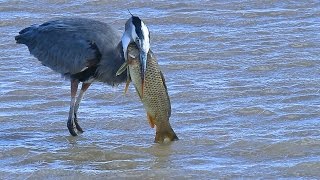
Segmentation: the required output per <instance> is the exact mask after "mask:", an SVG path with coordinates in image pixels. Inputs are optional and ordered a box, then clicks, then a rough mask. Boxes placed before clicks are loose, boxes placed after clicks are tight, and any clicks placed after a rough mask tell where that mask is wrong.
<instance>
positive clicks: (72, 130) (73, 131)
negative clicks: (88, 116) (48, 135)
mask: <svg viewBox="0 0 320 180" xmlns="http://www.w3.org/2000/svg"><path fill="white" fill-rule="evenodd" d="M67 127H68V129H69V132H70V134H71V135H72V136H78V133H77V127H76V123H75V122H74V121H73V120H71V119H68V123H67Z"/></svg>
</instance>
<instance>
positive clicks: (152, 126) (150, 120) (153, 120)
mask: <svg viewBox="0 0 320 180" xmlns="http://www.w3.org/2000/svg"><path fill="white" fill-rule="evenodd" d="M147 117H148V120H149V124H150V126H151V128H154V126H155V121H156V119H155V118H154V117H152V116H151V114H149V113H148V112H147Z"/></svg>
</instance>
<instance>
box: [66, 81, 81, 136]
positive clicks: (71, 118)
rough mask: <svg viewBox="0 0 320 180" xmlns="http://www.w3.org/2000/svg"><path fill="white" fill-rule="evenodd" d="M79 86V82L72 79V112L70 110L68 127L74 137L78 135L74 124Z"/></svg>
mask: <svg viewBox="0 0 320 180" xmlns="http://www.w3.org/2000/svg"><path fill="white" fill-rule="evenodd" d="M78 85H79V80H77V79H71V102H70V110H69V118H68V123H67V127H68V129H69V132H70V134H71V135H72V136H77V135H78V134H77V133H76V131H75V129H76V125H75V122H74V110H75V101H76V95H77V91H78Z"/></svg>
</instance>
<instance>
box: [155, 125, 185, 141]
mask: <svg viewBox="0 0 320 180" xmlns="http://www.w3.org/2000/svg"><path fill="white" fill-rule="evenodd" d="M177 140H179V138H178V136H177V135H176V133H175V132H174V131H173V129H172V128H171V126H170V125H169V126H166V127H162V128H161V127H158V126H157V130H156V137H155V139H154V142H155V143H168V142H171V141H177Z"/></svg>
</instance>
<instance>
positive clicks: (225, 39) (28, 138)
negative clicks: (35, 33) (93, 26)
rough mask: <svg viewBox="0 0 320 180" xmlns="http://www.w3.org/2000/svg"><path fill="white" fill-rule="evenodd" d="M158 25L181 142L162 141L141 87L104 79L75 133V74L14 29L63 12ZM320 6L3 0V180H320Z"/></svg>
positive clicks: (120, 25) (248, 0) (158, 46)
mask: <svg viewBox="0 0 320 180" xmlns="http://www.w3.org/2000/svg"><path fill="white" fill-rule="evenodd" d="M127 9H130V11H131V12H132V13H133V14H135V15H138V16H140V17H141V18H142V19H143V20H144V21H145V22H146V24H147V25H148V26H149V29H150V31H151V47H152V50H153V51H154V52H155V55H156V56H157V58H158V61H159V64H160V65H161V69H162V70H163V72H164V75H165V78H166V81H167V86H168V90H169V95H170V97H171V102H172V117H171V119H170V121H171V123H172V126H173V128H174V129H175V131H176V133H177V134H178V136H179V138H180V140H179V141H177V142H174V143H172V144H169V145H159V144H155V143H153V140H154V135H155V132H154V129H151V128H150V127H149V125H148V123H147V120H146V114H145V111H144V109H143V106H142V104H141V102H140V101H139V99H138V96H137V94H136V92H135V90H134V87H133V86H132V85H131V86H130V89H129V93H128V94H127V95H123V91H124V84H121V85H119V86H118V87H110V86H107V85H105V84H102V83H95V84H94V85H93V86H92V87H90V89H89V90H88V92H87V94H86V96H85V98H84V101H83V102H82V105H81V107H80V110H79V118H80V119H79V120H80V123H81V125H82V127H83V128H84V130H85V133H84V134H82V135H80V136H79V137H71V136H70V135H69V132H68V130H67V128H66V121H67V116H68V110H69V100H70V98H69V93H70V92H69V91H70V90H69V86H70V85H69V81H67V80H65V79H63V78H61V76H60V75H59V74H57V73H54V72H52V71H51V70H50V69H48V68H47V67H44V66H42V65H41V64H40V63H39V62H38V61H37V60H36V59H35V58H34V57H32V56H31V55H30V54H29V52H28V49H27V47H26V46H24V45H17V44H15V41H14V36H15V35H17V33H18V32H19V31H20V30H21V29H22V28H24V27H26V26H29V25H31V24H38V23H42V22H44V21H46V20H49V19H52V18H55V17H73V16H78V17H87V18H92V19H96V20H100V21H104V22H108V23H110V24H112V25H113V26H114V27H116V29H119V31H121V32H122V31H123V29H124V23H125V21H126V19H128V18H129V17H130V15H129V13H128V11H127ZM319 17H320V2H319V1H316V0H315V1H300V0H299V1H298V0H296V1H294V0H292V1H280V0H274V1H265V0H258V1H253V0H239V1H220V0H218V1H143V0H142V1H137V2H131V1H107V0H101V1H98V0H96V1H89V0H76V1H70V0H50V1H49V0H44V1H26V0H22V1H18V0H0V18H1V19H0V54H1V56H0V179H119V178H120V179H124V178H130V179H173V178H175V179H196V178H197V179H234V178H241V179H247V178H252V179H278V178H283V179H297V178H302V179H318V178H320V122H319V117H320V76H319V75H320V74H319V73H320V65H319V60H320V57H319V53H320V18H319Z"/></svg>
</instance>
